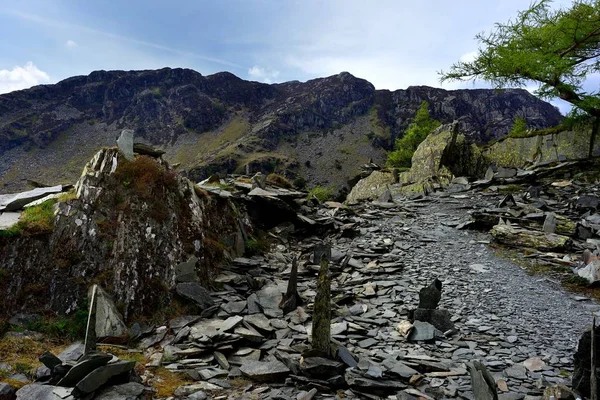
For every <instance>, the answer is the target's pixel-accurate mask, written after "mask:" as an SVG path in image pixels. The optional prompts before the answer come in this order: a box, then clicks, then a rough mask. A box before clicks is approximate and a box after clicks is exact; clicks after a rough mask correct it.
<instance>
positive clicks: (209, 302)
mask: <svg viewBox="0 0 600 400" xmlns="http://www.w3.org/2000/svg"><path fill="white" fill-rule="evenodd" d="M175 290H176V291H177V294H179V295H180V296H182V297H185V298H186V299H188V300H192V301H193V302H194V303H196V304H197V305H198V307H199V308H200V309H201V310H205V309H207V308H209V307H212V306H213V305H214V304H215V301H214V299H213V298H212V297H211V296H210V293H209V291H208V290H206V289H205V288H204V287H202V286H201V285H200V284H199V283H196V282H182V283H178V284H177V286H176V287H175Z"/></svg>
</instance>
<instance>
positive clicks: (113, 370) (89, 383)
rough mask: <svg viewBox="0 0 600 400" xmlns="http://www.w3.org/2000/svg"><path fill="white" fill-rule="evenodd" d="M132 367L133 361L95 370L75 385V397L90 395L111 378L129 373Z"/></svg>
mask: <svg viewBox="0 0 600 400" xmlns="http://www.w3.org/2000/svg"><path fill="white" fill-rule="evenodd" d="M134 367H135V361H117V362H116V363H112V364H108V365H105V366H103V367H100V368H98V369H95V370H94V371H92V372H91V373H90V374H88V375H87V376H86V377H85V378H83V379H82V380H81V381H79V383H77V386H75V388H76V391H75V392H76V394H77V395H80V394H87V393H91V392H93V391H94V390H96V389H98V388H100V387H101V386H102V385H104V384H105V383H106V382H108V380H109V379H110V378H112V377H113V376H116V375H121V374H123V373H125V372H129V371H131V370H132V369H133V368H134ZM75 392H74V393H75Z"/></svg>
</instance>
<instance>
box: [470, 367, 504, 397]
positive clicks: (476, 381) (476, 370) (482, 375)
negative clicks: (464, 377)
mask: <svg viewBox="0 0 600 400" xmlns="http://www.w3.org/2000/svg"><path fill="white" fill-rule="evenodd" d="M468 367H469V373H470V374H471V387H472V388H473V397H474V398H475V400H498V388H497V386H496V381H495V380H494V378H493V377H492V376H491V375H490V373H489V372H488V370H487V369H486V368H485V366H484V365H483V364H482V363H481V362H479V361H473V362H472V363H470V364H468Z"/></svg>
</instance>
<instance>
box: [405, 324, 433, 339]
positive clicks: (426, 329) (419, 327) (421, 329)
mask: <svg viewBox="0 0 600 400" xmlns="http://www.w3.org/2000/svg"><path fill="white" fill-rule="evenodd" d="M434 338H435V327H434V326H433V325H431V324H430V323H429V322H421V321H415V323H414V324H413V329H412V331H411V332H410V335H409V336H408V340H409V341H411V342H418V341H423V340H433V339H434Z"/></svg>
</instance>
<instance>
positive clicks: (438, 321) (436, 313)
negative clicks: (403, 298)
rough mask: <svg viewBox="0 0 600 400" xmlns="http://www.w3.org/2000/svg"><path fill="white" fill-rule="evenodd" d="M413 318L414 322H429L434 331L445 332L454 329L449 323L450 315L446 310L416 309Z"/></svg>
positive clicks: (452, 324)
mask: <svg viewBox="0 0 600 400" xmlns="http://www.w3.org/2000/svg"><path fill="white" fill-rule="evenodd" d="M413 318H414V319H415V320H416V321H423V322H429V323H430V324H431V325H433V326H434V327H435V328H436V329H438V330H440V331H442V332H447V331H450V330H453V329H454V323H453V322H452V321H451V318H452V317H451V315H450V312H448V310H431V309H427V308H417V309H416V310H415V312H414V316H413Z"/></svg>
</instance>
